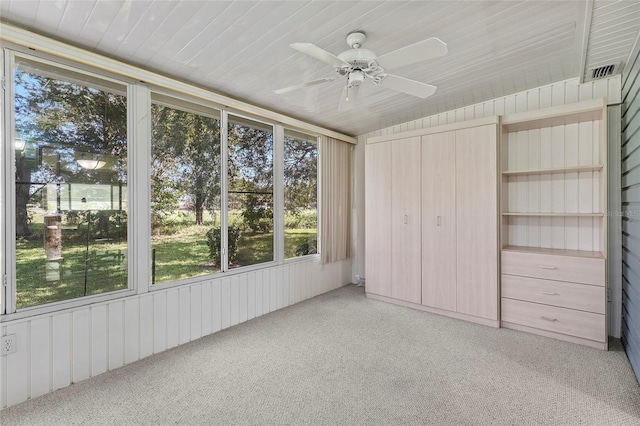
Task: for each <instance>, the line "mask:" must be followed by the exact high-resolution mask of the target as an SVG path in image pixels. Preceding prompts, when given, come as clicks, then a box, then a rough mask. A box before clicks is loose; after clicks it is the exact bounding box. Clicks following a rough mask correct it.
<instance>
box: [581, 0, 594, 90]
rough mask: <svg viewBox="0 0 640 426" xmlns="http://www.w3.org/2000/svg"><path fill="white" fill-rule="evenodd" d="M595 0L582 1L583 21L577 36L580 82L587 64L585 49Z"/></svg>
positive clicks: (582, 81) (582, 79) (587, 44)
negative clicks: (583, 8)
mask: <svg viewBox="0 0 640 426" xmlns="http://www.w3.org/2000/svg"><path fill="white" fill-rule="evenodd" d="M594 1H595V0H587V1H585V2H584V7H585V10H584V22H583V23H582V28H581V29H580V30H581V31H580V34H579V35H578V36H577V37H578V43H580V56H579V57H578V71H579V72H580V76H579V78H580V80H579V81H580V84H582V83H584V74H585V72H586V70H585V69H584V68H585V66H586V65H587V49H588V47H589V34H590V30H591V19H592V16H593V3H594Z"/></svg>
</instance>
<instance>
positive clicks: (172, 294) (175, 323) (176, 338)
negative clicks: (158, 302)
mask: <svg viewBox="0 0 640 426" xmlns="http://www.w3.org/2000/svg"><path fill="white" fill-rule="evenodd" d="M179 297H180V291H179V289H177V288H174V289H171V290H169V291H168V292H167V293H166V298H167V301H166V309H167V314H166V317H165V318H166V323H167V324H166V325H167V328H166V336H167V348H173V347H175V346H178V344H179V343H180V319H181V318H180V303H179V302H180V299H179Z"/></svg>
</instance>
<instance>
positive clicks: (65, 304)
mask: <svg viewBox="0 0 640 426" xmlns="http://www.w3.org/2000/svg"><path fill="white" fill-rule="evenodd" d="M2 50H3V60H4V63H3V75H2V78H3V81H4V82H5V83H4V86H5V90H4V93H3V102H2V108H3V111H2V114H3V120H4V123H5V126H4V127H5V129H4V134H3V137H4V144H3V147H4V150H3V153H4V156H3V159H2V160H3V163H2V164H3V166H5V167H3V168H4V169H5V175H4V176H5V178H4V183H5V184H4V186H3V187H2V191H3V197H2V198H3V200H6V204H5V205H4V206H3V209H2V215H3V217H2V220H3V222H4V224H5V226H4V227H3V231H4V237H6V238H3V241H5V243H4V247H3V251H4V253H5V255H4V259H3V260H4V265H3V277H6V286H4V290H5V291H4V296H5V297H3V298H2V308H1V312H2V313H3V315H2V316H0V322H5V321H10V320H13V319H17V318H23V317H27V316H32V315H39V314H43V313H49V312H56V311H59V310H64V309H69V308H71V307H75V306H79V305H86V304H91V303H96V302H100V301H104V300H111V299H118V298H121V297H124V296H129V295H133V294H135V293H136V288H135V287H136V284H137V280H136V279H135V278H137V277H136V276H135V273H136V267H135V266H134V265H136V263H135V262H137V261H140V260H141V259H139V257H140V256H139V253H138V250H139V249H141V247H138V245H137V244H136V243H135V242H134V241H135V240H137V238H134V236H133V235H132V232H133V231H135V230H139V229H140V228H139V227H137V226H136V227H134V226H133V223H137V222H135V221H136V219H137V218H136V217H135V216H133V215H132V214H131V213H132V212H133V205H132V203H133V202H134V200H136V197H137V196H138V194H137V193H136V191H137V189H136V188H134V187H133V185H135V182H134V180H133V179H132V173H131V171H132V164H133V162H134V161H135V160H134V158H131V157H130V155H131V154H132V153H131V150H132V148H133V147H134V146H136V144H134V143H132V138H134V137H135V136H134V131H133V127H134V126H133V124H134V123H135V117H133V115H134V114H133V110H134V108H133V105H134V99H133V98H134V97H135V94H134V91H135V89H134V85H133V84H132V83H131V82H130V81H128V80H124V79H123V80H119V79H118V78H114V77H111V76H105V75H103V74H99V73H95V72H92V71H91V70H88V69H86V67H83V66H77V67H74V66H73V64H71V65H70V64H68V63H67V61H64V60H62V61H60V62H57V61H56V60H55V59H56V58H50V57H49V55H41V54H33V53H31V52H25V51H24V50H25V49H24V48H21V47H20V46H7V47H4V46H3V49H2ZM16 57H22V58H25V59H28V60H30V61H34V62H42V63H44V64H46V65H48V66H52V67H57V68H59V69H60V70H61V71H65V70H66V71H70V72H74V73H78V74H86V75H87V76H90V77H95V78H98V79H104V80H108V81H111V82H114V83H117V84H121V85H122V86H124V87H126V90H127V93H126V96H127V185H128V186H130V190H129V191H127V195H128V199H127V205H128V206H129V208H128V210H127V268H128V269H127V288H126V289H122V290H115V291H110V292H108V293H104V294H97V295H96V294H94V295H87V296H82V297H77V298H73V299H67V300H61V301H57V302H52V303H46V304H43V305H36V306H29V307H26V308H22V309H20V310H18V309H17V306H16V297H15V295H16V292H17V280H16V278H17V277H16V260H17V259H16V239H15V216H16V211H15V185H16V182H15V174H14V173H13V171H14V165H15V149H14V147H13V144H12V143H11V141H13V140H14V138H15V112H14V108H13V106H14V105H15V93H14V91H15V82H14V79H13V72H14V69H15V65H16ZM134 156H135V154H134ZM136 211H138V213H140V212H139V209H136ZM138 269H140V268H138Z"/></svg>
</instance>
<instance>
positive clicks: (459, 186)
mask: <svg viewBox="0 0 640 426" xmlns="http://www.w3.org/2000/svg"><path fill="white" fill-rule="evenodd" d="M497 184H498V181H497V129H496V125H486V126H480V127H472V128H468V129H462V130H457V131H456V216H457V235H456V239H457V261H458V274H457V311H458V312H461V313H465V314H468V315H473V316H476V317H481V318H487V319H491V320H497V319H498V220H497V218H498V195H497V194H498V191H497Z"/></svg>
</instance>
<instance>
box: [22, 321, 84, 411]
mask: <svg viewBox="0 0 640 426" xmlns="http://www.w3.org/2000/svg"><path fill="white" fill-rule="evenodd" d="M86 325H87V326H88V325H89V324H88V323H87V324H86ZM29 327H30V330H29V338H30V341H29V350H30V353H31V357H30V359H29V361H30V365H29V372H30V374H31V381H30V386H31V388H30V389H31V397H32V398H35V397H38V396H40V395H44V394H45V393H47V392H49V390H50V389H51V388H52V386H51V364H50V362H49V360H50V359H51V347H50V345H51V331H50V328H51V319H50V318H39V319H37V320H34V321H31V323H30V324H29ZM88 342H89V343H90V341H88ZM74 349H75V348H74ZM89 356H90V354H89ZM89 367H90V366H89ZM90 372H91V371H90V370H89V373H90ZM87 377H88V376H87Z"/></svg>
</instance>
